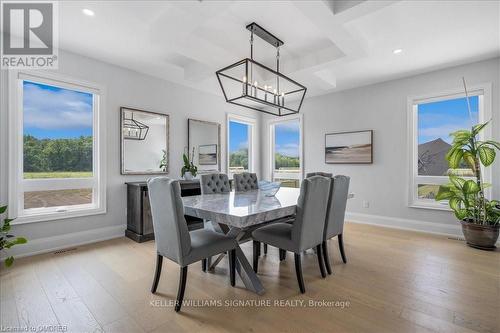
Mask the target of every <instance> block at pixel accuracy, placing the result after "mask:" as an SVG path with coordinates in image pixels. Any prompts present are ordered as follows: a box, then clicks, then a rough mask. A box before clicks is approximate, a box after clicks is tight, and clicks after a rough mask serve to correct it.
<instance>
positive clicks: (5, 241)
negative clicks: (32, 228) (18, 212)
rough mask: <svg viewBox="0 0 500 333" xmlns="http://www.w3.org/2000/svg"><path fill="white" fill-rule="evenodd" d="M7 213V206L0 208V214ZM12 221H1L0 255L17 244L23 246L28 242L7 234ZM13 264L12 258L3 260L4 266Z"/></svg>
mask: <svg viewBox="0 0 500 333" xmlns="http://www.w3.org/2000/svg"><path fill="white" fill-rule="evenodd" d="M6 211H7V206H1V207H0V214H4V213H5V212H6ZM13 220H14V219H9V218H5V219H3V223H2V227H1V229H0V253H1V252H4V250H5V249H10V248H11V247H13V246H14V245H17V244H25V243H27V242H28V241H27V240H26V238H24V237H16V236H14V235H12V234H10V233H9V231H10V222H12V221H13ZM12 263H14V257H13V256H10V257H7V258H6V259H5V266H6V267H10V266H12Z"/></svg>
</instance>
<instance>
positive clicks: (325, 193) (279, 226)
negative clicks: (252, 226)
mask: <svg viewBox="0 0 500 333" xmlns="http://www.w3.org/2000/svg"><path fill="white" fill-rule="evenodd" d="M330 182H331V180H330V178H326V177H321V176H314V177H311V178H306V179H304V180H303V181H302V185H301V187H300V195H299V199H298V201H297V213H296V215H295V220H294V221H293V223H292V224H290V223H274V224H270V225H266V226H264V227H261V228H258V229H257V230H255V231H254V232H252V237H253V239H254V242H253V250H254V251H253V254H254V255H253V268H254V271H255V272H257V270H258V262H259V261H258V260H259V258H258V256H257V248H258V247H259V246H260V244H259V243H260V242H262V243H266V244H269V245H272V246H276V247H278V248H280V249H282V250H285V251H290V252H293V253H294V255H295V272H296V274H297V281H298V283H299V288H300V292H301V293H305V286H304V279H303V277H302V263H301V253H302V252H303V251H305V250H307V249H311V248H314V247H316V254H317V256H318V264H319V269H320V272H321V276H322V277H325V276H326V274H325V268H324V267H323V256H322V247H321V244H322V243H323V237H324V228H325V219H326V213H327V208H328V197H329V193H330Z"/></svg>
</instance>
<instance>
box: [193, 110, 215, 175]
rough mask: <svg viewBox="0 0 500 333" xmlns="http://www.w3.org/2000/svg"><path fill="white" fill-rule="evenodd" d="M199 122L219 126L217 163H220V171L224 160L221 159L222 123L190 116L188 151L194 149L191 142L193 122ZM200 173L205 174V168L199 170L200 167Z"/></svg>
mask: <svg viewBox="0 0 500 333" xmlns="http://www.w3.org/2000/svg"><path fill="white" fill-rule="evenodd" d="M192 121H193V122H194V121H196V122H199V123H203V124H208V125H216V126H217V165H218V168H217V169H218V171H219V172H220V171H221V170H222V165H221V162H222V159H221V150H222V147H221V137H220V135H221V125H220V124H219V123H217V122H215V121H208V120H200V119H193V118H188V152H190V151H191V150H192V147H191V142H190V138H191V122H192ZM206 172H210V171H209V170H207V171H206ZM198 173H199V174H203V173H204V171H203V170H199V169H198Z"/></svg>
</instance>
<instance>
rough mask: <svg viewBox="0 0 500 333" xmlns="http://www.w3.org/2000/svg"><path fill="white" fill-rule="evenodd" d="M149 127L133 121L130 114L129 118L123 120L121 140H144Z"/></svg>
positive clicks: (132, 116)
mask: <svg viewBox="0 0 500 333" xmlns="http://www.w3.org/2000/svg"><path fill="white" fill-rule="evenodd" d="M148 131H149V126H148V125H145V124H143V123H141V122H140V121H138V120H135V119H134V113H133V112H132V113H131V115H130V118H126V117H124V119H123V138H124V139H125V140H144V139H146V135H148Z"/></svg>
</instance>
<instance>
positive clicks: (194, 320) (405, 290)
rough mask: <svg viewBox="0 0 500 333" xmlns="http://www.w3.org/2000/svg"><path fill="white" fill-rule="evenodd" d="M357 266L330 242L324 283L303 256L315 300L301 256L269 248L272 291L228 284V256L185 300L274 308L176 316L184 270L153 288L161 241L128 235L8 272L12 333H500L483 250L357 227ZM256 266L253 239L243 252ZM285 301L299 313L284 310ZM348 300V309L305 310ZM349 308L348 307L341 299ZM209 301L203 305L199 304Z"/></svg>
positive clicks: (1, 276)
mask: <svg viewBox="0 0 500 333" xmlns="http://www.w3.org/2000/svg"><path fill="white" fill-rule="evenodd" d="M344 239H345V246H346V253H347V258H348V263H347V264H342V263H341V260H340V255H339V251H338V246H337V241H336V239H334V240H332V241H330V242H329V247H330V257H331V258H333V260H334V266H333V270H334V275H332V276H328V277H327V278H326V279H322V278H321V277H320V273H319V270H318V266H317V261H316V256H315V255H314V254H312V253H310V254H307V255H305V256H304V258H303V270H304V279H305V283H306V290H307V291H306V294H304V295H301V294H300V293H299V290H298V285H297V281H296V278H295V270H294V264H293V256H292V255H291V254H290V253H289V254H288V255H287V259H286V261H285V262H282V263H279V261H278V251H277V250H276V249H275V248H272V247H270V248H269V252H268V254H267V256H263V257H262V258H261V259H260V262H259V276H260V278H261V280H262V283H263V285H264V287H265V288H266V293H265V295H263V296H257V295H255V294H253V293H251V292H248V291H246V290H245V289H243V287H242V283H241V280H239V278H237V286H236V288H232V287H231V286H230V285H229V277H228V274H227V259H224V260H223V261H222V263H221V265H220V266H218V267H217V268H216V270H215V273H203V272H202V271H201V264H195V265H192V266H190V267H189V274H188V282H187V289H186V295H185V299H186V300H198V302H200V300H213V301H219V302H221V303H222V305H225V302H226V301H232V300H240V301H249V302H250V301H252V300H256V301H263V300H270V302H271V304H273V306H271V307H257V306H240V307H226V306H221V307H217V306H212V307H211V306H198V307H196V306H191V307H190V306H184V307H183V308H182V311H181V312H180V313H175V312H174V311H173V308H172V307H171V305H170V304H169V301H172V300H174V299H175V296H176V291H177V283H178V274H179V269H178V266H177V265H176V264H174V263H172V262H170V261H169V260H164V266H163V274H162V277H161V280H160V284H159V287H158V291H159V293H158V294H157V295H152V294H150V292H149V289H150V287H151V281H152V277H153V271H154V260H155V249H154V243H153V242H147V243H142V244H138V243H134V242H132V241H131V240H129V239H126V238H120V239H115V240H111V241H106V242H101V243H97V244H92V245H88V246H82V247H79V248H77V249H76V250H72V251H68V252H63V253H59V254H45V255H39V256H34V257H29V258H23V259H19V260H17V261H16V262H15V265H14V267H13V268H12V269H9V270H5V269H4V270H2V272H1V273H0V287H1V289H0V293H1V304H0V309H1V310H0V311H1V312H0V315H1V325H2V327H3V329H7V328H10V327H25V326H28V327H36V328H39V327H40V325H42V326H46V325H67V331H68V332H94V331H106V332H120V333H124V332H500V323H499V320H500V319H499V318H500V252H499V251H498V250H497V251H496V252H482V251H479V250H474V249H471V248H469V247H466V246H465V244H464V242H463V241H459V240H452V239H447V238H446V237H443V236H433V235H425V234H420V233H414V232H408V231H401V230H393V229H386V228H379V227H374V226H367V225H358V224H351V223H349V224H348V225H347V226H346V231H345V236H344ZM243 248H244V251H245V253H246V254H247V256H248V258H249V259H251V243H247V244H245V245H244V246H243ZM275 300H283V301H288V303H289V306H284V307H279V306H274V301H275ZM314 300H316V301H323V300H324V301H338V302H348V303H344V304H345V305H348V306H344V307H343V308H342V307H340V306H338V307H331V306H324V307H318V306H316V307H310V306H305V307H294V306H292V305H293V304H292V302H297V301H304V302H305V304H306V305H309V302H310V301H314ZM339 304H340V303H339ZM199 305H202V304H200V303H199Z"/></svg>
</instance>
